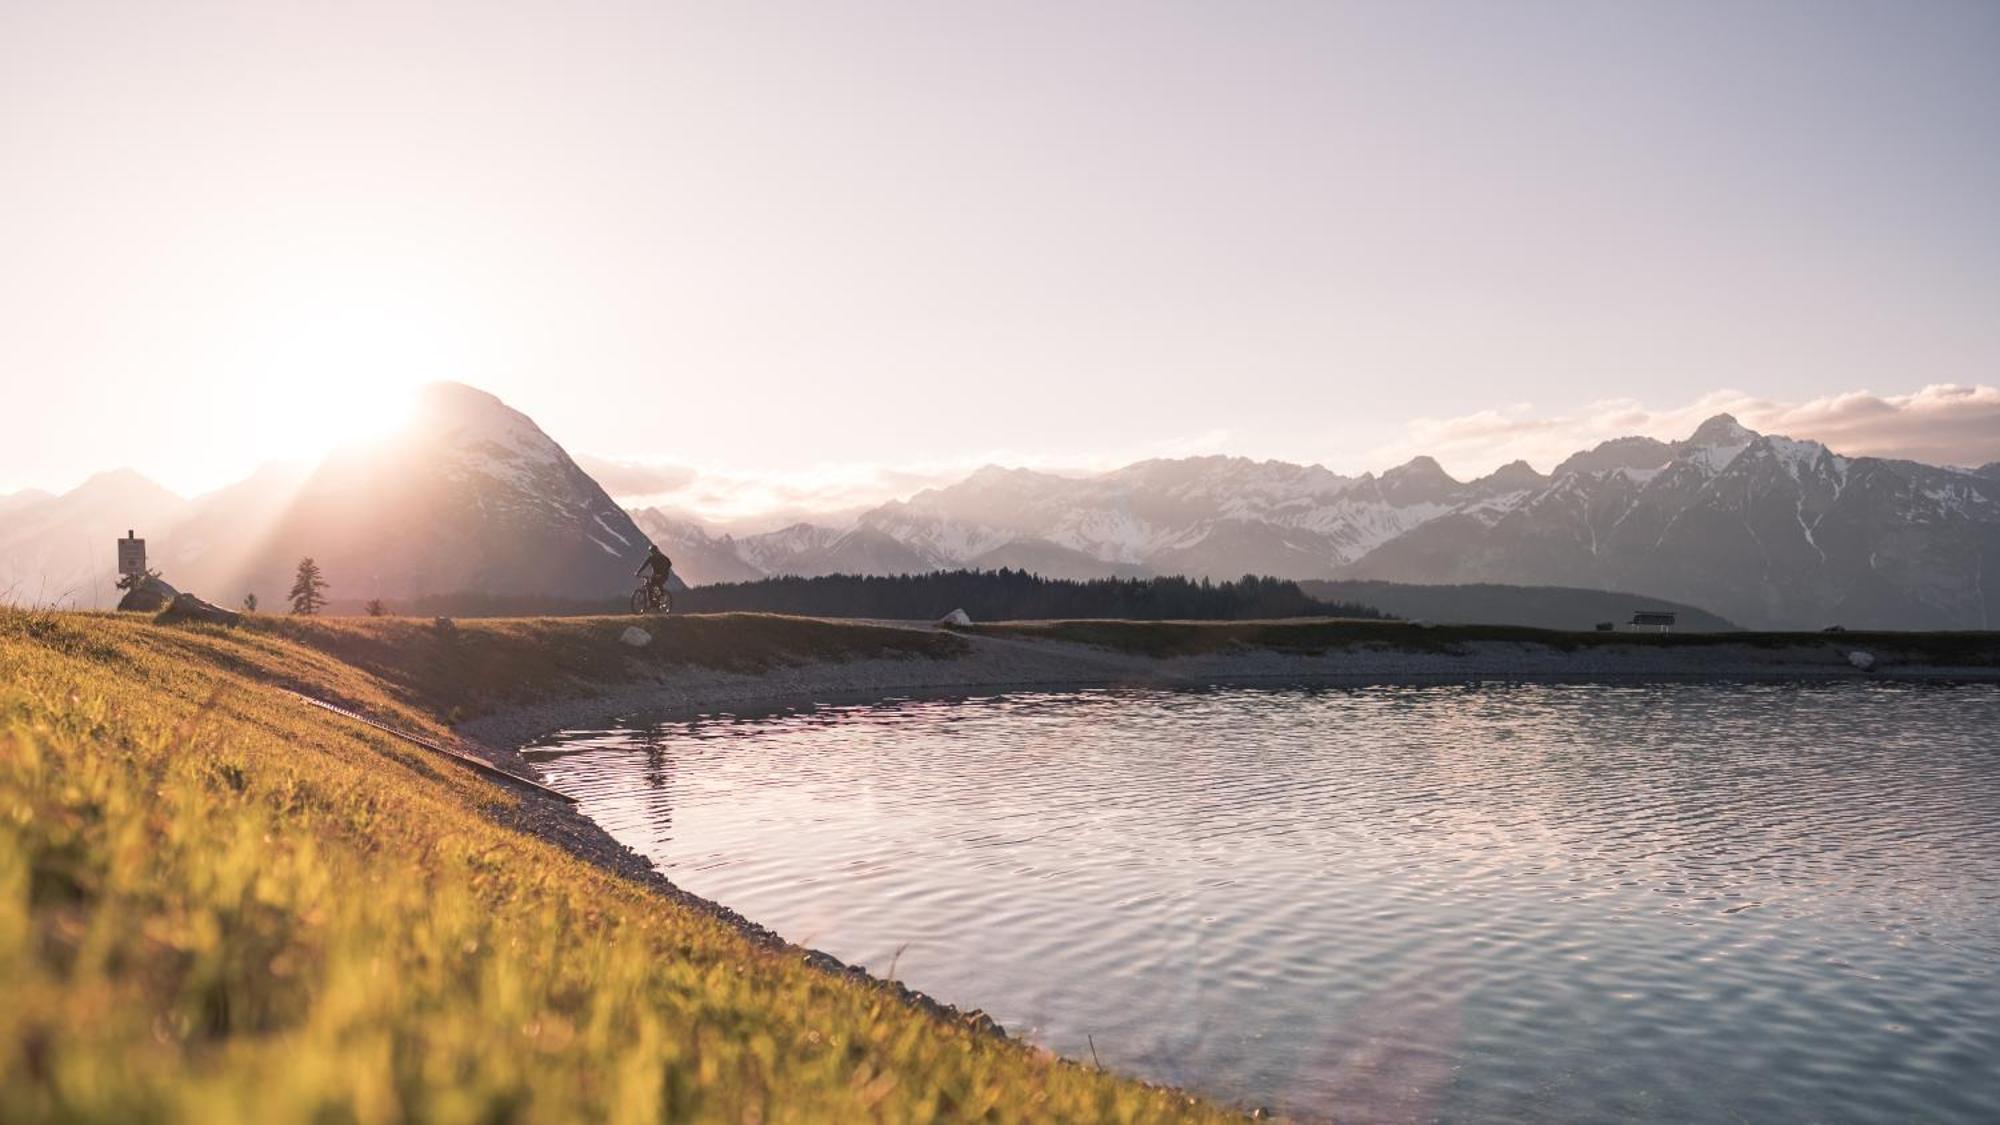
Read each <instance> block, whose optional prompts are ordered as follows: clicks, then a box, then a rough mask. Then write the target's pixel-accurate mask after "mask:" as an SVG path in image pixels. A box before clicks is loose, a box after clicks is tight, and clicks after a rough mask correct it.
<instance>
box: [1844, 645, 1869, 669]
mask: <svg viewBox="0 0 2000 1125" xmlns="http://www.w3.org/2000/svg"><path fill="white" fill-rule="evenodd" d="M1847 662H1848V663H1849V664H1852V665H1854V666H1855V667H1856V668H1859V669H1861V670H1862V671H1863V672H1866V671H1869V670H1870V669H1872V668H1874V667H1875V654H1874V653H1872V652H1862V651H1861V650H1860V649H1855V650H1854V651H1853V652H1850V653H1848V654H1847Z"/></svg>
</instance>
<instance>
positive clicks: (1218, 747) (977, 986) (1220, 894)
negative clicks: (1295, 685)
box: [531, 684, 2000, 1121]
mask: <svg viewBox="0 0 2000 1125" xmlns="http://www.w3.org/2000/svg"><path fill="white" fill-rule="evenodd" d="M1996 732H2000V689H1995V688H1993V687H1990V686H1980V687H1960V688H1920V687H1907V686H1893V685H1880V684H1873V685H1866V684H1842V685H1825V686H1745V685H1647V686H1631V685H1483V686H1476V687H1407V686H1403V687H1376V688H1364V689H1339V690H1333V689H1329V690H1285V691H1259V690H1214V691H1203V692H1153V691H1096V692H1075V693H1061V694H1019V695H1008V696H1002V697H997V698H991V699H979V700H971V701H961V702H916V701H912V702H904V703H895V704H886V705H878V706H867V707H827V708H818V709H809V710H803V711H799V712H795V713H788V714H784V715H779V716H773V717H763V718H744V719H737V718H730V717H727V716H723V717H715V718H706V719H700V720H696V721H693V722H688V721H678V722H674V723H668V724H664V725H659V726H652V727H644V728H638V727H635V728H632V729H618V730H610V731H573V732H567V733H565V734H563V735H560V736H556V737H555V738H553V739H551V740H549V741H548V742H547V743H546V744H545V745H543V746H542V747H540V748H539V749H537V750H535V751H533V752H532V755H531V756H533V757H534V758H536V759H537V760H538V761H539V762H540V763H541V765H542V768H543V769H545V770H546V771H547V772H548V774H549V776H550V779H551V780H552V781H553V783H554V784H556V785H557V786H559V787H561V788H563V789H565V790H567V791H569V792H572V793H576V794H579V795H581V796H582V798H583V801H584V808H585V810H586V811H587V812H588V813H589V814H590V815H591V816H593V817H595V818H597V819H598V820H599V821H600V822H601V823H603V824H604V826H605V827H606V828H607V829H608V830H610V831H611V832H612V833H613V834H614V835H615V836H617V837H618V838H619V839H620V840H622V841H624V842H625V843H627V844H629V845H631V846H632V847H634V848H636V849H638V850H639V851H641V852H643V853H644V854H646V855H648V856H650V857H652V858H653V859H654V861H655V862H657V863H658V864H659V865H660V867H661V868H662V869H664V870H665V871H666V872H667V873H668V874H669V875H671V876H672V877H673V879H674V880H675V881H676V882H678V883H680V884H681V885H682V886H684V887H687V888H688V889H689V890H692V891H694V892H696V893H698V894H701V895H704V896H707V897H710V898H713V899H716V900H719V901H721V902H723V903H725V904H727V905H729V906H731V907H733V908H735V909H737V910H739V911H741V912H742V913H744V914H745V915H747V916H749V917H751V918H754V919H756V920H757V921H759V922H761V923H764V924H766V925H769V926H771V927H773V928H774V929H776V930H778V931H779V932H780V933H782V934H784V935H785V936H786V937H788V938H791V939H793V940H795V941H799V942H803V943H806V944H810V945H814V946H817V947H819V948H822V949H825V950H827V951H828V952H830V953H833V954H834V955H835V956H838V957H841V958H843V959H846V960H849V961H854V962H859V963H863V964H866V965H868V966H870V967H871V968H873V969H875V970H876V971H877V972H886V971H888V969H889V968H890V965H891V964H892V963H894V964H895V966H896V975H897V976H898V977H900V978H901V979H903V980H905V981H907V982H908V983H909V984H910V985H911V986H912V987H914V988H918V989H921V990H923V991H926V992H930V993H932V994H934V995H937V996H939V997H940V998H942V999H945V1000H948V1001H950V1002H953V1003H956V1004H959V1005H961V1006H965V1007H979V1008H984V1009H986V1010H987V1011H988V1012H991V1013H992V1014H993V1015H994V1016H995V1018H997V1019H999V1020H1000V1021H1001V1022H1002V1023H1003V1024H1005V1025H1006V1026H1007V1027H1008V1028H1009V1029H1010V1030H1013V1031H1016V1032H1018V1033H1022V1034H1024V1035H1026V1036H1028V1037H1030V1038H1032V1039H1034V1040H1036V1041H1038V1042H1041V1043H1044V1044H1046V1045H1048V1046H1049V1047H1051V1048H1053V1049H1055V1050H1057V1051H1060V1052H1062V1053H1064V1054H1068V1055H1071V1056H1079V1055H1081V1056H1086V1057H1087V1055H1088V1053H1089V1047H1088V1045H1087V1043H1088V1042H1089V1041H1091V1040H1094V1042H1095V1045H1096V1051H1097V1053H1098V1055H1100V1056H1101V1057H1102V1058H1103V1060H1104V1063H1105V1065H1107V1066H1111V1067H1115V1068H1118V1069H1121V1070H1125V1071H1128V1072H1131V1073H1136V1074H1140V1075H1144V1076H1146V1077H1149V1078H1152V1079H1155V1080H1159V1081H1166V1082H1172V1083H1177V1084H1181V1085H1186V1086H1189V1087H1193V1088H1197V1089H1201V1090H1205V1091H1209V1092H1212V1093H1214V1094H1217V1095H1219V1096H1221V1097H1224V1098H1229V1099H1233V1100H1238V1101H1243V1102H1249V1103H1255V1104H1266V1105H1275V1106H1279V1107H1282V1108H1285V1109H1288V1110H1291V1111H1294V1112H1302V1113H1308V1114H1311V1113H1321V1112H1324V1113H1338V1114H1339V1115H1340V1116H1341V1117H1342V1119H1360V1120H1369V1119H1379V1120H1428V1119H1433V1118H1440V1119H1447V1120H1482V1121H1485V1120H1519V1121H1547V1120H1569V1121H1602V1120H1613V1119H1620V1120H1629V1119H1644V1120H1660V1121H1697V1120H1698V1121H1712V1120H1737V1119H1740V1120H1746V1121H1794V1120H1826V1121H1912V1120H1924V1121H1951V1120H1958V1121H1991V1120H1996V1119H2000V980H1997V979H1996V976H1995V966H1996V964H2000V747H1996V743H2000V738H1996ZM1086 1036H1088V1037H1089V1040H1087V1039H1086Z"/></svg>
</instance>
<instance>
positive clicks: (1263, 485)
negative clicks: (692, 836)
mask: <svg viewBox="0 0 2000 1125" xmlns="http://www.w3.org/2000/svg"><path fill="white" fill-rule="evenodd" d="M859 531H870V532H874V533H878V534H877V535H875V536H871V537H869V538H868V540H867V542H868V546H869V549H868V550H866V551H847V552H844V553H843V555H842V557H841V558H840V559H839V560H838V564H837V565H839V566H844V567H854V568H863V567H865V568H868V569H866V570H865V571H864V573H878V574H883V573H897V572H900V571H902V570H905V569H933V570H936V569H954V568H959V567H977V566H988V565H995V564H999V565H1010V566H1014V565H1018V566H1023V567H1026V568H1027V569H1030V570H1045V572H1046V573H1049V574H1052V575H1060V576H1063V577H1076V578H1085V577H1096V576H1113V575H1133V574H1188V575H1195V576H1203V577H1210V578H1229V577H1234V576H1238V575H1242V574H1245V573H1257V574H1272V575H1278V576H1281V577H1287V578H1295V579H1318V580H1333V579H1378V580H1387V581H1394V582H1400V583H1426V584H1468V583H1500V584H1508V585H1525V586H1562V587H1571V588H1578V589H1596V590H1631V591H1638V592H1640V593H1641V594H1643V595H1648V596H1652V597H1661V598H1667V599H1671V600H1673V601H1676V602H1679V603H1687V604H1692V605H1699V606H1706V607H1708V608H1709V609H1711V610H1713V611H1714V612H1716V613H1719V614H1722V615H1724V616H1725V617H1727V618H1728V619H1730V620H1733V621H1737V622H1741V623H1742V624H1743V625H1745V626H1750V627H1791V628H1818V627H1822V626H1825V625H1830V624H1835V623H1840V624H1845V625H1848V626H1851V627H1857V628H1859V627H1864V626H1872V627H1883V628H1960V629H1965V628H1981V629H1983V628H1995V627H2000V602H1996V601H1994V600H1993V599H1990V598H1989V596H1988V594H1987V591H1988V590H1993V591H2000V469H1996V468H1995V467H1994V466H1987V467H1986V468H1983V469H1979V470H1977V471H1971V472H1968V471H1964V470H1959V469H1951V468H1941V467H1937V466H1931V465H1923V464H1919V463H1917V462H1913V461H1897V460H1888V459H1883V458H1874V457H1853V458H1850V457H1843V456H1840V455H1838V454H1835V453H1833V452H1832V451H1830V450H1828V449H1827V448H1826V447H1825V446H1823V445H1820V444H1818V443H1816V442H1805V441H1793V440H1791V439H1789V438H1784V437H1777V436H1768V435H1763V434H1758V433H1756V432H1754V431H1752V430H1750V429H1749V428H1747V427H1745V426H1743V425H1742V424H1741V423H1739V422H1738V421H1737V420H1736V419H1735V418H1733V417H1731V416H1729V415H1726V414H1722V415H1717V416H1716V417H1713V418H1710V419H1708V420H1707V421H1705V422H1703V423H1702V424H1701V426H1700V427H1699V428H1697V429H1696V430H1695V432H1694V433H1693V434H1691V435H1689V436H1688V437H1687V438H1686V439H1685V440H1682V441H1678V442H1664V441H1658V440H1655V439H1653V438H1649V437H1627V438H1618V439H1615V440H1612V441H1607V442H1604V443H1602V444H1600V445H1598V446H1596V447H1595V448H1592V449H1589V450H1585V451H1581V452H1578V453H1576V454H1573V455H1572V456H1570V457H1568V458H1567V459H1565V460H1564V461H1562V463H1561V464H1559V465H1557V466H1556V469H1555V471H1554V472H1553V473H1550V474H1548V475H1546V476H1544V475H1542V474H1541V473H1538V472H1536V471H1535V470H1534V468H1533V467H1532V466H1529V465H1527V464H1526V463H1523V462H1515V463H1513V464H1510V465H1507V466H1504V467H1502V468H1501V469H1498V470H1496V471H1494V472H1493V473H1490V474H1488V475H1487V476H1485V477H1482V478H1480V479H1478V480H1475V481H1471V482H1467V483H1461V482H1459V481H1457V480H1455V479H1453V478H1452V477H1451V476H1450V475H1449V474H1447V473H1446V472H1445V471H1444V470H1443V469H1442V468H1441V467H1440V466H1439V465H1438V464H1437V462H1436V461H1434V460H1432V459H1431V458H1428V457H1418V458H1414V459H1412V460H1410V461H1408V462H1406V463H1405V464H1403V465H1400V466H1397V467H1396V468H1393V469H1390V470H1388V471H1386V472H1384V473H1382V474H1381V475H1379V476H1377V475H1375V474H1363V475H1362V476H1359V477H1345V476H1340V475H1338V474H1335V473H1332V472H1329V471H1327V470H1326V469H1324V468H1321V467H1319V466H1316V465H1295V464H1288V463H1285V462H1280V461H1252V460H1247V459H1244V458H1234V457H1194V458H1185V459H1175V460H1155V461H1143V462H1139V463H1137V464H1134V465H1130V466H1127V467H1125V468H1123V469H1118V470H1116V471H1113V472H1109V473H1103V474H1099V475H1096V476H1090V477H1083V478H1075V477H1065V476H1056V475H1053V474H1048V473H1038V472H1034V471H1030V470H1026V469H1007V468H1001V467H998V466H988V467H986V468H983V469H980V470H979V471H978V472H975V473H973V474H972V475H971V476H969V477H967V478H966V479H965V480H963V481H960V482H959V483H957V484H954V485H950V486H948V487H944V488H936V489H929V490H926V491H924V492H921V493H918V494H917V495H915V496H913V497H911V498H910V499H908V500H903V501H895V502H891V503H888V504H884V505H882V506H881V507H879V508H876V509H874V510H872V511H869V512H867V513H865V514H863V515H862V516H861V517H860V520H859V525H858V531H855V530H850V531H842V530H837V529H832V528H821V527H815V526H813V525H811V524H801V525H797V526H794V527H791V528H787V529H785V530H784V531H782V532H774V533H772V534H770V535H768V536H746V537H743V538H741V539H738V540H735V541H734V545H735V548H736V554H737V558H738V559H739V560H740V561H741V562H743V563H745V564H747V565H749V566H750V567H752V568H754V569H755V570H756V571H757V572H759V573H762V574H823V573H828V572H829V569H830V567H831V566H832V565H834V564H830V563H829V561H828V556H827V554H826V552H827V551H828V549H829V546H830V545H831V544H832V543H834V542H836V541H838V540H841V539H842V538H844V537H848V536H857V535H858V532H859ZM882 537H886V538H887V540H893V541H894V543H896V544H900V545H901V547H902V548H904V549H905V550H903V551H898V550H896V549H895V547H893V546H891V544H890V543H888V542H885V541H884V540H883V538H882Z"/></svg>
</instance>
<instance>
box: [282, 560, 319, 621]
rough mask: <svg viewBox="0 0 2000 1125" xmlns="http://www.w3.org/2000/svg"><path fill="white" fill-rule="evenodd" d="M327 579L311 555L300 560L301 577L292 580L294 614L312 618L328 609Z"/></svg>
mask: <svg viewBox="0 0 2000 1125" xmlns="http://www.w3.org/2000/svg"><path fill="white" fill-rule="evenodd" d="M326 587H327V581H326V577H325V576H324V575H322V574H321V573H320V570H319V564H318V563H316V562H314V561H313V559H312V556H311V555H307V556H306V557H305V558H302V559H300V560H299V575H298V577H297V578H295V579H293V580H292V594H291V598H292V612H293V613H296V614H298V615H299V616H301V617H311V616H312V615H314V614H316V613H318V612H319V611H320V610H322V609H324V608H325V607H326Z"/></svg>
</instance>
